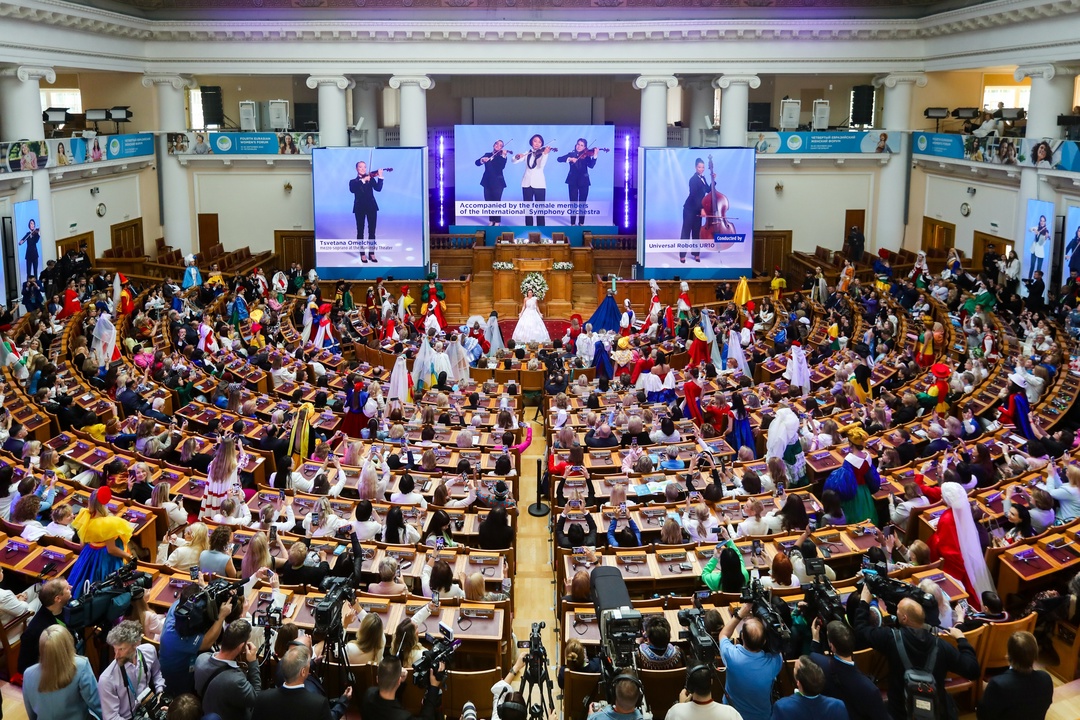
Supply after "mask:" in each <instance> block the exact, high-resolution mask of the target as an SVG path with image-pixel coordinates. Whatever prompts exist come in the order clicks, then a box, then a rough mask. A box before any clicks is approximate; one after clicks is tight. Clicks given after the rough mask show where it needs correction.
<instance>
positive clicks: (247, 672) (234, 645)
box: [195, 620, 262, 720]
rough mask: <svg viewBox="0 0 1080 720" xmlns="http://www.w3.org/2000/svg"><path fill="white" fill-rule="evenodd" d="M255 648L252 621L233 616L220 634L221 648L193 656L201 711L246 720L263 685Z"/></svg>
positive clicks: (223, 717)
mask: <svg viewBox="0 0 1080 720" xmlns="http://www.w3.org/2000/svg"><path fill="white" fill-rule="evenodd" d="M257 653H258V648H256V647H255V643H253V642H251V623H249V622H248V621H247V620H234V621H233V622H231V623H229V626H228V627H227V628H225V632H223V633H222V634H221V649H220V650H218V651H217V652H216V653H209V652H206V653H203V654H202V655H200V656H199V657H198V658H197V659H196V660H195V694H196V695H198V696H199V697H201V698H202V703H203V712H204V713H206V714H208V715H209V714H210V713H217V714H218V715H220V716H221V720H249V719H250V718H251V711H252V709H253V708H254V707H255V700H256V698H257V697H258V695H259V691H260V690H261V689H262V676H261V673H260V669H259V663H258V662H256V656H257Z"/></svg>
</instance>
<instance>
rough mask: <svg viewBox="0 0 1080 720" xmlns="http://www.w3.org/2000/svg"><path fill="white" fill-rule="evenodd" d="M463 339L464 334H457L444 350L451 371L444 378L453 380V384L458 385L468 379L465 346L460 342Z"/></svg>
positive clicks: (467, 356) (467, 357)
mask: <svg viewBox="0 0 1080 720" xmlns="http://www.w3.org/2000/svg"><path fill="white" fill-rule="evenodd" d="M464 338H465V334H464V333H458V334H457V336H456V337H455V338H454V339H453V340H451V341H450V344H449V346H448V347H447V348H446V354H447V356H448V357H449V358H450V368H451V370H452V372H451V373H450V374H449V375H447V376H446V377H447V379H448V380H449V379H450V378H453V380H454V382H458V383H460V382H464V381H465V380H468V379H469V355H468V353H466V352H465V346H464V345H463V344H462V342H461V341H462V340H463V339H464Z"/></svg>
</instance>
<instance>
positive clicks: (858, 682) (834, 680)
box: [810, 618, 888, 720]
mask: <svg viewBox="0 0 1080 720" xmlns="http://www.w3.org/2000/svg"><path fill="white" fill-rule="evenodd" d="M810 629H811V632H812V633H813V637H814V642H813V644H812V645H811V650H812V652H811V653H810V659H811V660H813V661H814V662H815V663H817V664H818V665H819V666H821V669H822V670H823V671H824V673H825V689H824V690H822V691H821V692H822V694H823V695H828V696H829V697H834V698H837V699H838V700H841V701H843V703H844V706H845V707H847V711H848V717H849V719H850V720H877V719H878V718H883V717H886V715H887V714H888V713H887V712H886V710H885V702H884V701H883V700H882V699H881V693H880V692H879V691H878V689H877V685H875V684H874V681H873V680H871V679H870V678H868V677H867V676H866V675H863V674H862V672H861V671H860V670H859V669H858V668H857V667H855V660H854V657H853V656H854V654H855V633H853V632H852V630H851V628H850V627H848V625H847V623H844V622H841V621H839V620H833V621H832V622H831V623H829V624H828V625H826V626H824V628H823V627H822V621H821V618H815V619H814V624H813V625H812V626H811V628H810ZM822 630H825V634H826V637H827V643H823V642H822V637H821V634H822V633H821V631H822ZM826 645H827V646H828V649H829V651H830V653H831V655H829V656H826V655H824V654H823V653H824V650H825V646H826Z"/></svg>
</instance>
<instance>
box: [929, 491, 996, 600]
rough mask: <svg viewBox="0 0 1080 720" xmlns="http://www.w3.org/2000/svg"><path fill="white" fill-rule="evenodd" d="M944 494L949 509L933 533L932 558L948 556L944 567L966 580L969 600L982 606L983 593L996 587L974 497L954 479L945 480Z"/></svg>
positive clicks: (939, 520) (958, 577)
mask: <svg viewBox="0 0 1080 720" xmlns="http://www.w3.org/2000/svg"><path fill="white" fill-rule="evenodd" d="M940 495H941V499H942V500H944V501H945V505H946V509H945V512H943V513H941V515H940V516H939V517H938V524H937V529H936V530H935V531H934V534H933V535H931V536H930V542H929V543H928V545H929V546H930V559H931V560H934V561H937V560H938V559H944V561H945V562H944V564H943V565H942V570H944V571H945V572H946V573H948V574H949V575H952V576H953V577H954V578H956V579H957V580H959V581H960V582H962V583H963V584H964V589H966V590H967V593H968V602H970V603H971V604H972V605H974V606H975V607H977V608H979V607H981V605H980V604H979V603H980V598H981V597H982V593H983V592H984V591H987V590H990V591H992V590H994V582H993V580H991V578H990V571H989V570H988V569H987V567H986V560H985V559H984V556H983V548H982V543H981V542H979V532H978V530H977V529H976V527H975V520H974V518H972V516H971V503H970V500H969V499H968V496H967V492H965V490H964V488H963V486H961V485H959V484H957V483H954V482H947V483H943V484H942V485H941V490H940Z"/></svg>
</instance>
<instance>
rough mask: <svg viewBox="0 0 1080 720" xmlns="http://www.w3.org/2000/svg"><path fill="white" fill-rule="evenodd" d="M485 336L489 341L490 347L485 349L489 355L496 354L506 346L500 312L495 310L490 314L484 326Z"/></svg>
mask: <svg viewBox="0 0 1080 720" xmlns="http://www.w3.org/2000/svg"><path fill="white" fill-rule="evenodd" d="M484 337H485V338H486V339H487V341H488V349H487V350H486V351H485V352H487V354H488V355H494V354H495V353H497V352H499V351H500V350H502V349H503V348H505V347H506V343H504V342H503V337H502V330H501V329H500V328H499V313H497V312H495V311H494V310H492V311H491V315H489V316H488V321H487V326H486V327H485V328H484Z"/></svg>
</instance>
